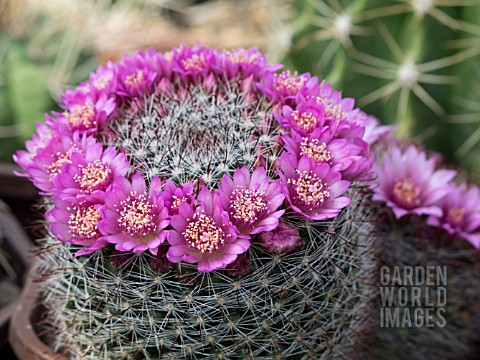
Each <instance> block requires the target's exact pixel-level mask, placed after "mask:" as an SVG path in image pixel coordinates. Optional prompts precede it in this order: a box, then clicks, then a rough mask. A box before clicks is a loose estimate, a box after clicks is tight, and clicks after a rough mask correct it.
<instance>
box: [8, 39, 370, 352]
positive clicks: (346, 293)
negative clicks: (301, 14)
mask: <svg viewBox="0 0 480 360" xmlns="http://www.w3.org/2000/svg"><path fill="white" fill-rule="evenodd" d="M280 69H281V66H280V65H268V64H267V63H266V59H265V57H264V55H262V54H260V53H259V52H258V51H257V50H256V49H250V50H244V49H235V50H231V51H217V50H213V49H209V48H205V47H201V46H198V45H197V46H194V47H187V46H181V47H179V48H175V49H173V50H172V51H168V52H165V53H158V52H155V51H153V50H148V51H145V52H139V53H137V54H136V55H134V56H129V55H127V56H125V57H124V58H123V59H122V60H120V61H119V62H117V63H108V64H106V65H105V66H102V67H100V68H99V69H98V70H97V71H96V72H95V73H93V74H91V76H90V79H89V81H87V82H84V83H81V84H80V85H79V86H78V87H77V88H76V89H74V90H71V91H67V92H66V93H65V94H64V96H63V97H62V103H61V107H62V108H63V109H64V112H62V113H52V114H50V115H47V116H46V117H47V121H46V123H42V124H39V125H38V126H37V129H38V134H35V135H33V137H32V140H30V141H29V142H27V151H19V152H17V154H16V156H15V160H16V162H17V163H18V164H19V165H20V166H21V167H22V168H23V169H24V170H25V171H26V174H24V176H28V177H29V178H30V179H31V180H32V182H33V183H34V184H35V185H36V186H37V187H38V188H39V189H40V190H41V192H42V194H43V195H44V199H45V203H46V204H47V213H46V219H47V220H48V227H49V231H50V232H49V235H48V236H47V238H48V239H47V240H46V243H48V244H50V245H51V246H50V248H49V249H50V250H49V251H46V252H44V254H43V256H41V257H42V258H43V260H42V261H43V269H44V274H49V275H48V276H47V275H45V276H46V277H45V279H46V280H45V284H50V287H52V286H53V287H54V288H55V289H56V290H54V291H53V292H52V293H50V294H49V295H48V294H47V295H48V296H47V298H49V301H50V303H51V304H50V305H46V306H47V309H48V311H49V313H50V315H51V319H52V320H51V322H52V324H53V325H54V327H56V328H57V329H58V330H57V331H58V338H59V339H61V340H58V341H57V343H56V345H54V346H56V348H63V349H64V350H65V348H68V349H67V350H65V351H67V352H68V353H69V355H71V356H72V357H83V356H93V357H94V358H97V357H104V356H105V357H112V358H120V357H130V356H132V357H134V356H136V355H138V354H140V355H143V356H145V357H147V358H150V357H151V358H163V357H164V356H165V357H166V358H170V356H174V357H176V358H177V357H179V358H184V357H187V358H190V357H191V358H242V359H243V358H247V357H251V358H271V357H272V356H274V354H277V355H278V356H286V357H287V358H289V359H290V358H292V359H293V358H302V357H303V356H311V357H313V358H320V356H325V357H328V356H330V355H332V354H335V353H336V352H338V353H345V352H347V353H348V351H349V350H348V349H350V350H351V351H353V349H355V346H354V343H355V340H354V339H355V334H357V335H358V333H360V327H361V326H360V325H359V324H360V323H361V320H362V319H363V317H362V315H361V314H360V315H359V313H358V312H359V311H360V310H359V309H360V308H362V306H360V305H359V304H360V303H361V302H362V301H363V300H364V299H363V298H362V296H363V295H361V294H360V291H359V290H358V289H359V288H360V287H359V286H358V285H359V282H360V279H361V278H362V276H361V273H362V272H366V271H367V270H366V269H367V268H368V266H362V264H360V262H361V261H363V260H360V256H359V254H358V253H359V252H360V251H361V252H365V251H368V249H369V246H371V244H370V243H368V242H366V243H365V244H363V245H362V248H361V249H359V247H358V245H359V244H360V243H361V241H362V240H359V234H362V233H366V232H367V230H366V228H368V224H367V222H366V221H364V220H365V219H363V221H362V220H358V217H357V219H353V216H350V212H349V211H350V210H349V209H351V208H355V207H357V208H358V207H359V206H362V205H361V203H362V201H361V196H358V192H359V191H360V190H359V186H358V184H362V183H364V182H366V181H367V180H368V179H369V178H371V173H370V171H371V168H372V165H373V154H372V153H371V151H370V147H369V143H368V142H367V140H368V137H367V136H365V134H366V127H368V124H369V119H368V117H367V116H366V115H365V113H363V112H362V111H360V110H359V109H357V108H354V101H353V100H352V99H344V98H342V96H341V93H339V92H337V91H334V90H332V87H331V85H329V84H327V83H325V82H319V81H318V79H317V78H315V77H311V76H310V75H309V74H301V75H299V74H296V73H290V72H289V71H283V72H281V71H280ZM367 132H368V133H369V134H370V133H372V132H374V130H373V129H369V130H368V131H367ZM352 184H355V186H352ZM360 188H361V186H360ZM365 216H367V215H365ZM350 233H352V234H353V233H354V234H355V236H354V237H352V236H350ZM365 241H366V240H365ZM360 245H361V244H360ZM363 265H365V264H363ZM67 269H69V270H67ZM54 283H55V284H56V285H54ZM366 286H367V285H364V287H366ZM362 299H363V300H362ZM52 304H54V305H52ZM73 314H75V315H73ZM72 319H75V320H74V321H73V320H72ZM355 324H357V325H355ZM355 326H357V327H355ZM62 327H63V328H64V329H67V328H68V329H69V330H68V331H62V330H61V329H62ZM347 343H348V344H347ZM336 344H345V345H342V346H343V347H342V346H340V345H339V346H338V348H336ZM316 354H320V355H316Z"/></svg>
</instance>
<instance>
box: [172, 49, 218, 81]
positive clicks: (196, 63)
mask: <svg viewBox="0 0 480 360" xmlns="http://www.w3.org/2000/svg"><path fill="white" fill-rule="evenodd" d="M216 61H217V58H216V56H215V53H214V52H213V51H212V50H210V49H208V48H205V47H202V46H194V47H191V48H190V47H187V46H185V45H182V46H180V48H178V49H174V50H173V58H172V70H173V71H174V72H177V73H179V74H181V75H182V76H183V77H184V80H187V81H188V80H193V81H194V82H196V81H197V80H198V78H200V77H201V76H205V75H207V74H208V73H209V71H210V70H211V69H212V68H214V67H216V65H217V64H216Z"/></svg>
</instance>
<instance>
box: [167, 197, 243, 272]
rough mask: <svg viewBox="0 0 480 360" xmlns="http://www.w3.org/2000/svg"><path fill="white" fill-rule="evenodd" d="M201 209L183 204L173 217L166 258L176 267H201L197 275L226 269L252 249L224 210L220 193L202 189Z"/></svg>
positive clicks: (198, 206)
mask: <svg viewBox="0 0 480 360" xmlns="http://www.w3.org/2000/svg"><path fill="white" fill-rule="evenodd" d="M197 201H198V205H197V206H196V207H194V206H193V205H192V204H188V203H185V202H184V203H183V204H181V205H180V211H179V213H178V215H174V216H173V217H172V222H171V224H172V227H173V230H171V231H170V232H169V234H168V242H169V243H170V245H171V246H170V249H169V250H168V252H167V258H168V259H169V260H170V261H171V262H174V263H178V262H180V261H182V260H183V261H186V262H188V263H192V264H193V263H198V271H201V272H210V271H212V270H217V269H223V268H225V267H226V266H227V265H228V264H231V263H233V262H234V261H235V259H237V256H238V255H239V254H243V253H244V252H245V251H247V250H248V248H249V247H250V241H249V239H248V238H247V237H246V236H244V235H239V234H238V232H237V229H236V228H235V226H234V225H233V224H232V223H231V222H230V219H229V218H228V213H227V212H226V211H225V210H223V208H222V204H221V202H220V198H219V196H218V193H213V194H212V193H211V192H210V190H208V189H207V188H204V189H202V191H200V193H199V194H198V197H197Z"/></svg>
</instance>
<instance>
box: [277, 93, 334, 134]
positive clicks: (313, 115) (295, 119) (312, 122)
mask: <svg viewBox="0 0 480 360" xmlns="http://www.w3.org/2000/svg"><path fill="white" fill-rule="evenodd" d="M276 118H277V120H278V122H279V123H280V125H282V127H283V128H284V129H286V130H287V131H296V132H297V133H299V134H301V135H303V136H305V135H307V134H311V133H312V132H313V131H315V130H316V129H318V128H323V126H324V125H325V110H324V107H323V105H322V104H318V103H317V102H315V101H314V100H309V101H304V102H301V103H300V105H299V106H298V107H297V108H296V109H292V108H291V107H290V106H284V107H283V115H282V116H280V115H277V116H276Z"/></svg>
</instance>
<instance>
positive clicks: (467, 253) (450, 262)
mask: <svg viewBox="0 0 480 360" xmlns="http://www.w3.org/2000/svg"><path fill="white" fill-rule="evenodd" d="M392 140H393V139H388V140H387V138H384V139H383V140H381V141H380V142H378V143H377V144H376V145H375V153H376V154H377V158H376V164H377V166H378V167H379V168H383V169H384V171H388V168H387V167H386V166H385V165H384V163H385V159H386V158H387V157H388V156H389V155H385V154H391V153H392V149H394V148H396V147H397V146H399V147H400V148H401V149H402V150H401V151H402V152H403V154H405V152H406V151H408V150H406V149H407V147H408V149H410V150H411V147H412V145H411V144H409V143H408V142H404V141H402V142H400V143H399V142H398V140H393V141H392ZM422 154H425V153H424V152H423V150H421V149H420V150H418V152H417V153H415V157H416V158H419V157H420V156H422ZM382 155H383V158H382ZM427 158H428V157H427ZM433 158H435V160H436V168H437V171H443V172H444V173H443V175H442V176H441V177H442V178H445V177H448V176H449V174H448V173H449V172H451V170H444V169H442V164H443V163H442V159H441V157H439V156H438V154H430V159H431V160H433ZM404 166H406V165H405V161H403V160H401V159H397V160H396V167H399V168H401V167H404ZM415 166H417V168H418V164H416V165H415ZM420 168H422V169H424V172H425V171H428V170H427V166H420ZM377 169H378V168H377ZM376 171H377V173H378V174H379V178H378V180H379V182H380V184H382V183H383V184H386V183H387V181H388V179H387V178H388V174H387V175H386V172H384V171H379V170H376ZM407 171H408V170H407ZM382 172H383V174H382ZM395 176H396V177H399V178H401V176H402V172H401V171H398V172H397V174H396V175H395ZM433 177H434V175H433V174H432V175H431V176H429V178H433ZM414 178H415V177H414ZM395 181H397V180H395ZM464 181H465V177H464V175H463V174H460V175H459V174H457V176H456V178H455V179H454V180H453V182H454V183H455V184H457V185H453V187H450V188H449V194H448V195H447V197H452V196H456V195H453V193H454V191H455V190H453V189H456V188H457V186H458V184H459V183H462V182H464ZM464 185H465V184H463V185H461V186H464ZM380 187H382V185H380ZM470 189H472V190H471V192H470V193H469V194H468V195H463V198H461V199H459V201H460V205H461V206H463V209H464V210H465V214H471V215H466V216H463V214H462V215H461V216H459V217H458V218H457V219H453V216H454V215H455V211H457V210H455V209H456V207H454V206H446V208H442V212H443V214H442V216H441V221H459V222H462V221H470V219H474V218H475V217H477V218H478V213H479V207H478V199H477V197H478V187H476V186H475V185H473V186H471V187H470ZM374 191H375V192H377V190H374ZM475 191H476V192H475ZM469 203H470V204H471V205H470V204H469ZM442 204H446V203H442ZM395 206H398V205H394V206H393V208H394V207H395ZM469 206H472V208H469ZM374 207H375V210H372V211H373V212H374V213H375V214H376V220H375V228H376V231H375V232H376V234H377V235H378V236H377V245H379V246H380V248H381V250H380V252H379V254H380V256H379V262H380V264H379V267H380V268H381V269H382V268H385V269H387V270H388V274H389V278H388V279H385V276H384V275H382V274H383V272H381V273H380V276H379V279H378V280H379V282H378V286H379V287H380V288H383V290H382V289H380V296H379V297H378V299H377V308H378V312H377V319H376V321H377V324H378V325H379V326H380V328H379V329H378V333H377V342H376V345H375V346H374V349H375V350H374V353H373V356H372V358H375V359H391V358H392V357H393V358H396V359H412V358H414V359H419V360H421V359H432V358H442V359H452V360H453V359H475V358H476V357H477V354H478V346H479V345H480V343H479V338H478V331H479V330H480V317H479V316H478V312H477V311H476V310H475V308H476V302H477V301H476V300H475V299H477V298H478V297H479V296H480V290H479V287H478V283H479V281H480V277H479V276H480V272H479V269H480V263H479V259H480V252H479V250H478V244H476V241H477V239H478V238H479V236H478V234H479V233H478V225H477V229H476V232H475V228H474V227H471V229H470V230H469V231H472V234H476V237H475V238H470V240H472V239H474V240H473V241H472V242H471V244H469V243H468V242H467V241H470V240H468V239H467V237H469V236H468V235H465V234H463V235H464V236H461V235H460V234H459V233H458V232H456V231H460V230H459V229H460V228H457V229H456V230H455V231H454V232H452V233H449V232H448V231H446V229H447V228H448V226H446V227H445V224H443V228H442V226H440V227H436V226H433V225H434V223H433V222H432V221H431V218H432V217H429V216H428V215H425V214H424V215H418V214H413V213H411V212H410V213H407V214H406V215H403V216H402V217H400V218H398V217H399V216H397V214H394V212H392V204H391V203H390V204H389V205H386V204H385V203H383V202H376V203H374ZM448 208H449V209H451V210H452V211H453V212H452V213H450V212H449V211H447V210H446V209H448ZM460 211H462V208H460ZM450 214H453V215H450ZM435 216H436V215H435ZM435 216H433V217H435ZM450 216H452V218H449V217H450ZM468 216H471V217H470V218H468ZM476 222H477V224H478V220H476ZM465 236H466V237H465ZM466 240H467V241H466ZM472 245H473V247H472ZM406 268H410V269H418V268H420V269H421V270H422V269H423V270H425V269H427V268H430V269H432V270H435V271H438V270H440V271H442V272H443V275H445V282H443V281H440V280H439V279H438V278H436V279H435V280H434V281H431V282H430V283H428V282H427V281H424V280H425V278H426V277H422V276H420V277H419V278H418V280H415V279H414V280H413V281H412V283H409V281H408V279H407V278H406V277H405V276H404V275H403V274H404V270H405V269H406ZM395 271H399V273H398V274H399V275H398V276H397V278H396V279H395V275H394V274H395ZM438 287H442V288H444V289H445V290H444V291H445V292H442V291H439V290H437V289H438ZM401 288H403V289H402V290H400V289H401ZM413 288H415V290H416V291H417V293H419V294H421V295H420V298H418V297H417V298H415V297H414V296H412V294H414V290H412V289H413ZM385 289H386V290H385ZM405 290H406V291H405ZM389 292H390V293H393V294H394V296H393V298H392V299H393V301H392V302H391V303H390V300H388V295H387V294H388V293H389ZM382 293H383V294H382ZM439 294H440V297H438V296H439ZM443 295H445V297H442V296H443ZM444 300H445V301H446V303H443V301H444ZM419 301H420V303H419ZM385 309H390V310H392V311H395V310H399V314H400V322H399V323H397V324H396V325H393V324H392V322H390V323H389V320H386V318H387V316H386V315H385V314H386V312H385V311H386V310H385ZM405 312H408V314H410V317H411V319H412V321H411V322H409V321H408V320H407V321H406V322H405V323H403V325H401V324H402V321H403V319H404V313H405ZM427 314H428V316H431V318H430V319H429V320H427ZM382 316H383V318H382ZM422 317H423V318H422ZM391 319H392V318H390V320H391ZM416 321H419V322H420V324H421V325H415V324H416ZM422 321H423V323H422ZM427 321H428V325H427ZM412 324H413V325H412Z"/></svg>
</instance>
